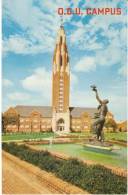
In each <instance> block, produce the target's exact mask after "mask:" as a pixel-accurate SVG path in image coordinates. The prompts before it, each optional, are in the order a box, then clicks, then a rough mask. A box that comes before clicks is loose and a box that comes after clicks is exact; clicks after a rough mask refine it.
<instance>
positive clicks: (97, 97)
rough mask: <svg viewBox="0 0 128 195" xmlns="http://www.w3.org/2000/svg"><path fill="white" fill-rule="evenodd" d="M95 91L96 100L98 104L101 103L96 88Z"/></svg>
mask: <svg viewBox="0 0 128 195" xmlns="http://www.w3.org/2000/svg"><path fill="white" fill-rule="evenodd" d="M95 93H96V99H97V101H98V102H99V103H100V104H102V100H101V99H100V98H99V95H98V92H97V90H96V91H95Z"/></svg>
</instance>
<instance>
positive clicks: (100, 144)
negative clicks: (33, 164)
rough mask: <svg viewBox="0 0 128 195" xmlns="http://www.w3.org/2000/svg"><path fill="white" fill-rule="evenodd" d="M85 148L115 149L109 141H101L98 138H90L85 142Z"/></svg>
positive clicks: (102, 150) (101, 150) (99, 150)
mask: <svg viewBox="0 0 128 195" xmlns="http://www.w3.org/2000/svg"><path fill="white" fill-rule="evenodd" d="M83 146H84V148H85V149H86V150H89V151H95V152H110V151H112V150H113V145H112V144H110V143H108V142H100V141H98V140H96V139H93V138H91V139H89V140H88V141H86V142H85V143H84V144H83Z"/></svg>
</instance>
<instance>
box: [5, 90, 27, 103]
mask: <svg viewBox="0 0 128 195" xmlns="http://www.w3.org/2000/svg"><path fill="white" fill-rule="evenodd" d="M7 96H8V98H9V99H10V100H12V101H18V102H24V101H26V100H29V99H30V95H29V94H27V93H22V92H12V93H10V94H8V95H7Z"/></svg>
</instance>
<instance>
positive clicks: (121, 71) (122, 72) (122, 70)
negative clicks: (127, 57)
mask: <svg viewBox="0 0 128 195" xmlns="http://www.w3.org/2000/svg"><path fill="white" fill-rule="evenodd" d="M118 74H119V75H122V76H127V66H126V65H124V66H122V67H121V68H119V70H118Z"/></svg>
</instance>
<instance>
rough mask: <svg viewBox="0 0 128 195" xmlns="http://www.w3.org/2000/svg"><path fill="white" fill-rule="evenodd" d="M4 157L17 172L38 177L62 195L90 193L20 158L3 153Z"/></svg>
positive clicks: (41, 181)
mask: <svg viewBox="0 0 128 195" xmlns="http://www.w3.org/2000/svg"><path fill="white" fill-rule="evenodd" d="M2 153H3V155H4V157H5V158H7V159H8V160H9V161H11V163H13V164H14V169H15V168H16V169H17V170H18V169H20V170H22V171H25V172H27V173H28V174H30V175H31V176H32V178H33V179H34V177H36V179H37V180H38V181H39V182H40V183H42V184H44V185H45V186H47V187H48V188H51V189H53V191H55V192H57V193H60V194H89V193H88V192H86V191H84V190H82V189H80V188H78V187H76V186H74V185H72V184H69V183H67V182H65V181H63V180H61V179H59V178H57V177H56V176H55V175H53V174H52V173H48V172H46V171H44V170H41V169H40V168H38V167H36V166H34V165H32V164H30V163H28V162H25V161H23V160H20V159H19V158H17V157H15V156H13V155H11V154H9V153H7V152H5V151H3V152H2Z"/></svg>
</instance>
